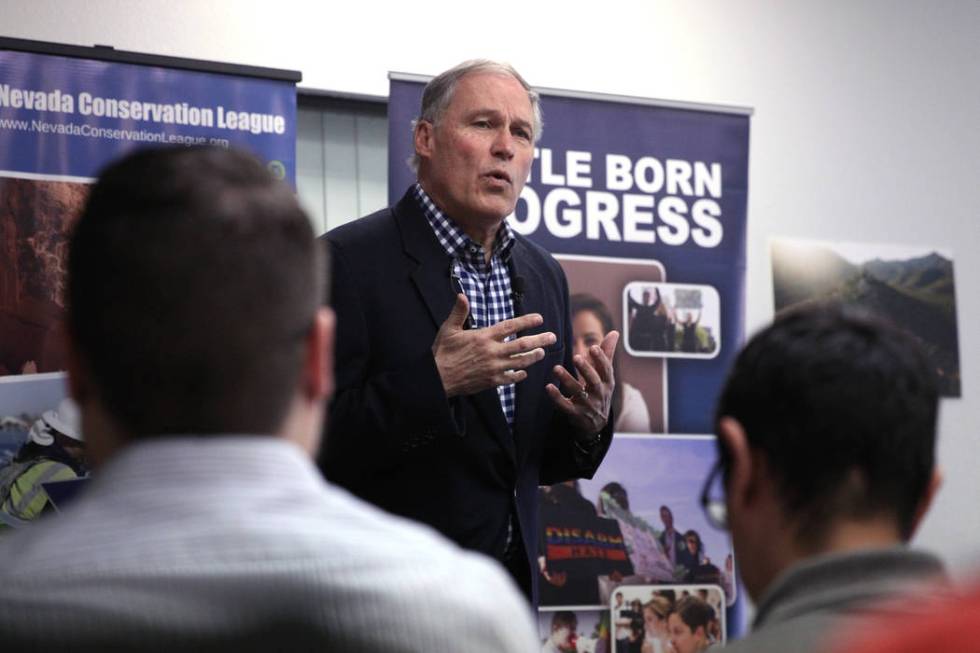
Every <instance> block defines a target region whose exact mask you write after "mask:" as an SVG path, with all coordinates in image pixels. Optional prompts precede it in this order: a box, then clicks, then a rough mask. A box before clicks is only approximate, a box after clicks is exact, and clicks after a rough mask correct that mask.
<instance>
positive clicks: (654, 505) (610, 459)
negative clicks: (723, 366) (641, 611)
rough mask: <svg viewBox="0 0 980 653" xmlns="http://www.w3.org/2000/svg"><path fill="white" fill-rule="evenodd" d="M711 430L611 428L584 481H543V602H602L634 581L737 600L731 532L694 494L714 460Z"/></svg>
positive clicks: (545, 604)
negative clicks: (714, 588)
mask: <svg viewBox="0 0 980 653" xmlns="http://www.w3.org/2000/svg"><path fill="white" fill-rule="evenodd" d="M714 450H715V442H714V439H713V438H712V437H710V436H653V437H651V436H646V437H644V436H630V435H623V434H620V435H617V436H616V437H615V438H614V440H613V444H612V446H611V447H610V450H609V453H608V454H607V455H606V460H605V461H604V462H603V464H602V466H601V467H600V468H599V470H598V471H597V472H596V474H595V477H594V478H593V479H590V480H581V481H569V482H566V483H562V484H559V485H554V486H551V487H544V488H541V489H540V494H539V501H540V517H539V521H540V529H539V542H538V551H539V559H538V566H539V573H540V574H541V577H540V578H539V585H540V593H541V604H542V605H544V606H595V605H597V604H598V605H604V604H606V603H607V602H608V600H609V597H610V596H611V595H612V594H613V593H614V591H616V590H618V589H621V588H623V587H627V586H631V585H649V584H677V583H691V584H710V585H718V586H720V587H721V588H722V589H723V591H724V596H725V602H726V604H728V605H730V604H731V603H732V602H734V600H735V594H736V591H735V578H734V577H735V568H734V558H733V556H732V547H731V542H730V540H729V538H728V536H727V533H725V532H723V531H720V530H718V529H717V528H714V527H713V526H711V525H710V524H709V522H708V521H707V518H706V517H705V515H704V514H703V511H702V508H701V506H700V501H699V499H700V492H701V488H702V487H703V484H704V481H705V479H706V478H707V476H708V475H709V472H710V469H711V465H712V463H713V461H714V459H715V451H714Z"/></svg>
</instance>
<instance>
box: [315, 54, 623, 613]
mask: <svg viewBox="0 0 980 653" xmlns="http://www.w3.org/2000/svg"><path fill="white" fill-rule="evenodd" d="M540 134H541V111H540V108H539V106H538V96H537V94H536V93H535V92H534V91H532V90H531V89H530V87H529V86H528V84H527V82H525V81H524V79H523V78H522V77H521V76H520V75H519V74H518V73H517V71H515V70H514V69H513V68H511V67H510V66H506V65H502V64H498V63H494V62H490V61H470V62H466V63H463V64H460V65H459V66H456V67H455V68H452V69H450V70H448V71H446V72H444V73H442V74H441V75H439V76H438V77H436V78H434V79H433V80H432V81H430V82H429V84H428V85H426V87H425V91H424V93H423V96H422V110H421V115H420V117H419V119H418V120H417V121H416V123H415V127H414V142H415V157H414V159H413V164H414V166H415V167H416V169H417V173H418V181H417V183H415V184H413V185H412V186H411V187H409V189H408V190H407V192H406V193H405V195H404V196H403V197H402V199H401V200H400V201H399V202H398V203H397V204H396V205H394V206H392V207H389V208H387V209H384V210H382V211H379V212H377V213H374V214H372V215H369V216H367V217H364V218H361V219H359V220H356V221H354V222H352V223H349V224H347V225H344V226H342V227H339V228H338V229H335V230H333V231H331V232H329V233H328V234H327V235H326V239H327V241H328V243H329V245H330V250H331V253H332V257H333V265H334V274H333V281H332V285H333V289H332V290H333V298H334V308H335V310H336V312H337V316H338V335H337V381H338V384H337V394H336V396H335V398H334V401H333V403H332V405H331V408H330V420H331V421H330V425H331V436H330V437H329V438H327V440H326V442H327V444H326V447H325V449H324V450H323V454H322V457H321V466H322V468H323V470H324V472H325V473H326V475H327V477H328V478H329V479H331V480H332V481H335V482H337V483H339V484H341V485H344V486H346V487H347V488H349V489H350V490H352V491H353V492H354V493H355V494H357V495H359V496H361V497H363V498H365V499H367V500H369V501H371V502H373V503H375V504H377V505H379V506H381V507H383V508H385V509H386V510H389V511H391V512H393V513H396V514H400V515H405V516H407V517H410V518H413V519H416V520H419V521H422V522H425V523H428V524H430V525H432V526H433V527H435V528H436V529H438V530H439V531H441V532H442V533H444V534H445V535H447V536H448V537H450V538H451V539H453V540H455V541H456V542H458V543H459V544H460V545H462V546H464V547H467V548H470V549H474V550H478V551H482V552H484V553H486V554H488V555H490V556H492V557H494V558H497V559H498V560H500V561H501V562H502V563H503V564H504V565H505V566H506V567H507V569H508V570H509V571H510V573H511V574H512V576H513V577H514V579H515V580H516V581H517V583H518V585H519V586H520V587H521V589H522V590H523V591H524V592H525V594H526V595H527V596H528V597H529V599H530V600H531V601H532V603H535V604H536V602H537V573H536V569H532V564H534V565H536V564H537V562H536V559H537V556H536V552H535V550H534V549H535V541H536V532H537V506H536V503H535V502H536V490H537V486H538V485H548V484H552V483H556V482H559V481H563V480H567V479H570V478H575V477H589V476H591V475H592V474H593V473H594V472H595V470H596V468H597V467H598V465H599V462H600V461H601V460H602V457H603V456H604V455H605V452H606V450H607V449H608V447H609V443H610V441H611V439H612V428H611V424H612V420H611V419H609V412H610V404H611V396H612V390H613V385H614V379H613V370H612V363H611V361H612V355H613V351H614V350H615V347H616V343H617V341H618V339H619V334H618V333H617V332H615V331H613V332H610V333H609V334H608V335H607V336H606V338H605V340H604V341H603V342H602V344H601V346H595V347H593V348H592V349H591V350H590V351H589V353H588V356H586V357H582V356H573V354H572V346H571V340H572V335H571V332H572V329H571V324H570V320H569V314H568V285H567V282H566V281H565V277H564V274H563V273H562V270H561V268H560V266H559V265H558V263H557V262H556V261H555V260H554V259H553V258H552V257H551V256H550V255H549V254H548V253H547V252H545V251H544V250H542V249H541V248H540V247H538V246H536V245H534V244H533V243H531V242H529V241H528V240H526V239H525V238H523V237H522V236H520V235H519V234H516V233H514V232H513V231H512V230H511V229H510V228H509V227H508V225H507V224H506V223H505V222H504V218H505V217H506V216H507V215H509V214H510V213H511V212H513V210H514V206H515V205H516V203H517V198H518V196H519V195H520V193H521V189H522V188H523V187H524V182H525V180H526V179H527V177H528V172H529V169H530V165H531V161H532V159H533V157H534V143H535V141H536V140H537V139H538V137H539V136H540Z"/></svg>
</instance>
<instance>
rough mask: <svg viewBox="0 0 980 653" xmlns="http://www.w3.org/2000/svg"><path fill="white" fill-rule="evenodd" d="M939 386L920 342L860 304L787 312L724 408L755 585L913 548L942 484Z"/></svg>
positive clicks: (733, 492)
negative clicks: (875, 550) (808, 562)
mask: <svg viewBox="0 0 980 653" xmlns="http://www.w3.org/2000/svg"><path fill="white" fill-rule="evenodd" d="M937 403H938V395H937V386H936V381H935V374H934V373H933V371H932V369H931V367H930V365H929V363H928V361H927V359H926V357H925V355H924V354H923V352H922V349H921V347H920V346H919V344H918V343H917V342H916V341H915V340H914V339H913V338H912V337H911V336H909V335H907V334H906V333H904V332H903V331H901V330H899V329H897V328H896V327H894V326H892V325H890V324H888V323H885V322H883V321H881V320H879V319H876V318H874V317H871V316H869V315H868V314H866V313H863V312H860V311H858V310H857V309H854V308H847V307H841V306H837V305H818V306H811V307H807V308H804V309H800V310H796V311H793V312H790V313H787V314H785V315H781V316H778V317H777V319H776V320H775V322H774V323H773V324H772V325H771V326H769V327H768V328H766V329H764V330H763V331H761V332H760V333H758V334H757V335H756V336H755V337H753V338H752V339H751V341H750V342H749V343H748V345H746V347H745V348H744V349H743V350H742V352H741V353H740V354H739V356H738V358H737V360H736V361H735V365H734V367H733V369H732V371H731V373H730V375H729V377H728V380H727V382H726V384H725V387H724V390H723V391H722V394H721V399H720V401H719V405H718V411H717V416H718V417H717V429H718V435H719V453H720V458H721V464H722V471H723V477H724V478H725V483H726V489H727V493H726V494H727V503H728V516H727V518H728V522H729V526H730V528H731V531H732V537H733V540H734V543H735V548H736V550H737V552H738V554H739V557H740V561H741V570H742V575H743V578H744V580H745V584H746V588H747V589H748V590H749V592H750V593H751V594H752V595H753V596H754V597H755V598H756V599H758V598H759V595H760V592H761V591H762V590H764V588H765V587H766V585H768V583H769V581H771V580H772V579H773V578H774V577H775V575H777V574H778V573H780V572H781V571H782V570H783V569H785V568H786V567H787V566H789V565H790V564H792V563H793V562H795V561H797V560H799V559H802V558H805V557H808V556H810V555H813V554H816V553H822V552H830V551H845V550H852V549H856V548H866V547H869V546H884V545H890V544H897V543H898V542H900V541H907V540H908V539H909V538H910V537H911V535H912V532H913V531H914V529H915V527H916V526H917V524H918V522H919V520H920V519H921V517H922V516H923V514H924V513H925V510H926V508H927V507H928V504H929V501H930V499H931V497H932V494H933V492H934V490H935V489H936V487H937V486H938V476H937V474H936V472H935V463H934V450H935V439H936V437H935V435H936V433H935V428H936V412H937Z"/></svg>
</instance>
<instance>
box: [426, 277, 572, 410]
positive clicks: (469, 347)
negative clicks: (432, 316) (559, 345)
mask: <svg viewBox="0 0 980 653" xmlns="http://www.w3.org/2000/svg"><path fill="white" fill-rule="evenodd" d="M469 312H470V305H469V302H468V301H467V300H466V295H464V294H462V293H460V294H459V295H457V296H456V304H455V305H453V310H452V311H451V312H450V313H449V317H447V318H446V321H445V322H443V323H442V326H441V327H439V333H437V334H436V339H435V342H433V343H432V355H433V356H435V359H436V368H437V369H438V370H439V376H440V378H441V379H442V387H443V388H444V389H445V390H446V396H447V397H455V396H457V395H470V394H474V393H477V392H480V391H481V390H486V389H487V388H495V387H497V386H499V385H507V384H508V383H518V382H519V381H523V380H524V379H526V378H527V372H525V371H524V369H525V368H527V367H530V366H531V365H533V364H535V363H537V362H538V361H539V360H541V359H542V358H544V349H543V348H544V347H547V346H548V345H552V344H554V342H555V334H554V333H552V332H550V331H546V332H545V333H536V334H534V335H532V336H524V337H522V338H516V339H514V340H511V341H509V342H504V340H505V339H506V338H507V337H509V336H512V335H514V334H516V333H518V332H520V331H524V330H526V329H531V328H534V327H536V326H539V325H540V324H542V323H543V322H544V318H542V317H541V315H540V314H538V313H530V314H528V315H522V316H520V317H515V318H511V319H509V320H504V321H503V322H498V323H497V324H494V325H493V326H489V327H486V328H484V329H464V328H463V325H464V324H466V316H467V315H468V314H469Z"/></svg>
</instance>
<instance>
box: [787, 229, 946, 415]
mask: <svg viewBox="0 0 980 653" xmlns="http://www.w3.org/2000/svg"><path fill="white" fill-rule="evenodd" d="M770 253H771V258H772V279H773V299H774V304H775V310H776V312H777V313H778V312H779V311H781V310H784V309H786V308H789V307H791V306H796V305H798V304H802V303H805V302H821V301H842V302H845V303H850V304H858V305H860V306H863V307H865V308H867V309H868V310H870V311H872V312H874V313H877V314H878V315H881V316H882V317H884V318H887V319H889V320H891V321H892V322H894V323H895V324H898V325H899V326H902V327H904V328H905V329H906V330H908V331H909V332H910V333H911V334H912V335H914V336H915V337H916V338H918V339H919V340H920V341H921V342H922V343H923V344H924V346H925V348H926V351H927V352H928V353H929V355H930V357H931V358H932V360H933V362H934V363H935V367H936V374H937V375H938V377H939V382H940V389H941V392H942V394H943V395H944V396H947V397H959V396H960V360H959V338H958V335H957V327H956V292H955V284H954V281H953V261H952V257H951V256H949V255H947V254H944V253H941V252H937V251H935V250H932V249H928V248H925V247H919V248H912V247H905V246H899V245H869V244H857V243H828V242H817V241H802V240H788V239H774V240H772V241H771V242H770Z"/></svg>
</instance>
